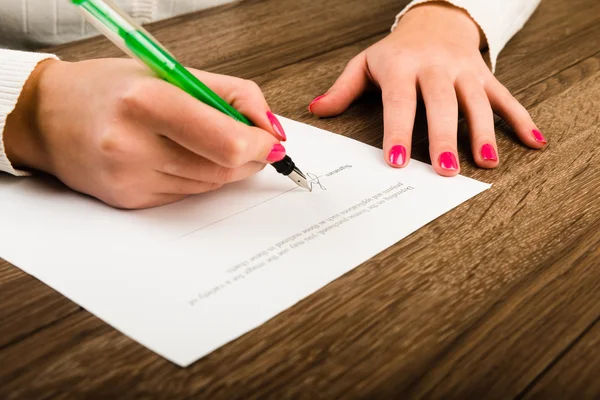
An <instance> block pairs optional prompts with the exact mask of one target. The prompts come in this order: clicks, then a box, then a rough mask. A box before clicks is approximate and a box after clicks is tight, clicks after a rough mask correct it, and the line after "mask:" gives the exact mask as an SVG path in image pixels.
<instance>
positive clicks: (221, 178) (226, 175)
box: [216, 167, 235, 184]
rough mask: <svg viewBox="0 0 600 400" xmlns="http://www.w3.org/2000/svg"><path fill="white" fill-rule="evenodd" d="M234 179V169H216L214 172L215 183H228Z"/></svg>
mask: <svg viewBox="0 0 600 400" xmlns="http://www.w3.org/2000/svg"><path fill="white" fill-rule="evenodd" d="M234 178H235V169H234V168H229V167H218V168H217V171H216V181H217V182H216V183H218V184H222V183H230V182H233V180H234Z"/></svg>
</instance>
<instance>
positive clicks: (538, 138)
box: [531, 129, 548, 144]
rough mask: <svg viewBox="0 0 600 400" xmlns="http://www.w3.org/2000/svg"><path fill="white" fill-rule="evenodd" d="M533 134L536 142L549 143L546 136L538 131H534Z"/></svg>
mask: <svg viewBox="0 0 600 400" xmlns="http://www.w3.org/2000/svg"><path fill="white" fill-rule="evenodd" d="M531 133H532V134H533V137H534V139H535V141H536V142H538V143H544V144H546V143H548V141H547V140H546V138H545V137H544V135H542V132H540V131H538V130H537V129H534V130H532V131H531Z"/></svg>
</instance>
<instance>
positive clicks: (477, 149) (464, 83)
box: [455, 75, 498, 168]
mask: <svg viewBox="0 0 600 400" xmlns="http://www.w3.org/2000/svg"><path fill="white" fill-rule="evenodd" d="M455 88H456V95H457V98H458V104H459V107H460V109H461V110H462V112H463V113H464V114H465V117H466V119H467V124H468V126H469V135H470V137H471V151H472V152H473V158H474V159H475V163H476V164H477V165H479V166H480V167H483V168H494V167H496V166H497V165H498V150H497V146H496V133H495V130H494V114H493V113H492V108H491V106H490V102H489V100H488V98H487V95H486V93H485V90H484V89H483V86H482V85H481V83H480V82H479V81H478V80H477V78H476V77H475V76H473V75H464V76H459V77H458V78H457V80H456V83H455Z"/></svg>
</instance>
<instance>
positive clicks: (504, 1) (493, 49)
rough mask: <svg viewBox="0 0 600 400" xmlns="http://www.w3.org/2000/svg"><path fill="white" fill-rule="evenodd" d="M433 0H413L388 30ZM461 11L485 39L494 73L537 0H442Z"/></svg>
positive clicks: (536, 4)
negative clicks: (413, 10) (462, 10)
mask: <svg viewBox="0 0 600 400" xmlns="http://www.w3.org/2000/svg"><path fill="white" fill-rule="evenodd" d="M428 1H433V0H413V1H412V2H411V3H410V4H409V5H408V6H406V8H405V9H404V10H402V12H401V13H400V14H398V16H396V22H395V23H394V25H393V26H392V30H394V28H396V26H397V25H398V21H399V20H400V18H401V17H402V16H403V15H404V14H405V13H406V12H407V11H408V10H410V9H411V8H412V7H414V6H415V5H417V4H421V3H426V2H428ZM443 1H446V2H448V3H450V4H453V5H455V6H456V7H459V8H462V9H464V10H465V11H466V12H467V13H469V15H470V16H471V18H473V20H474V21H475V22H476V23H477V24H478V25H479V27H480V28H481V30H482V31H483V33H484V35H485V38H486V40H487V45H488V49H489V53H490V61H491V64H492V72H494V71H495V70H496V60H497V59H498V55H499V54H500V51H502V49H503V48H504V46H505V45H506V43H508V41H509V40H510V39H511V38H512V37H513V36H514V35H515V33H517V32H518V31H519V30H520V29H521V28H522V27H523V25H525V22H527V20H528V19H529V17H530V16H531V14H533V12H534V11H535V9H536V8H537V6H538V5H539V4H540V1H541V0H443Z"/></svg>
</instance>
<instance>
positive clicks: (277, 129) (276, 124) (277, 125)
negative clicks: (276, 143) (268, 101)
mask: <svg viewBox="0 0 600 400" xmlns="http://www.w3.org/2000/svg"><path fill="white" fill-rule="evenodd" d="M267 118H269V122H270V123H271V125H272V126H273V129H274V130H275V133H276V134H277V135H278V136H279V138H280V139H281V140H282V141H284V142H285V141H286V140H287V137H286V136H285V131H284V130H283V126H281V122H279V120H278V119H277V117H276V116H275V114H273V113H272V112H271V111H267Z"/></svg>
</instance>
